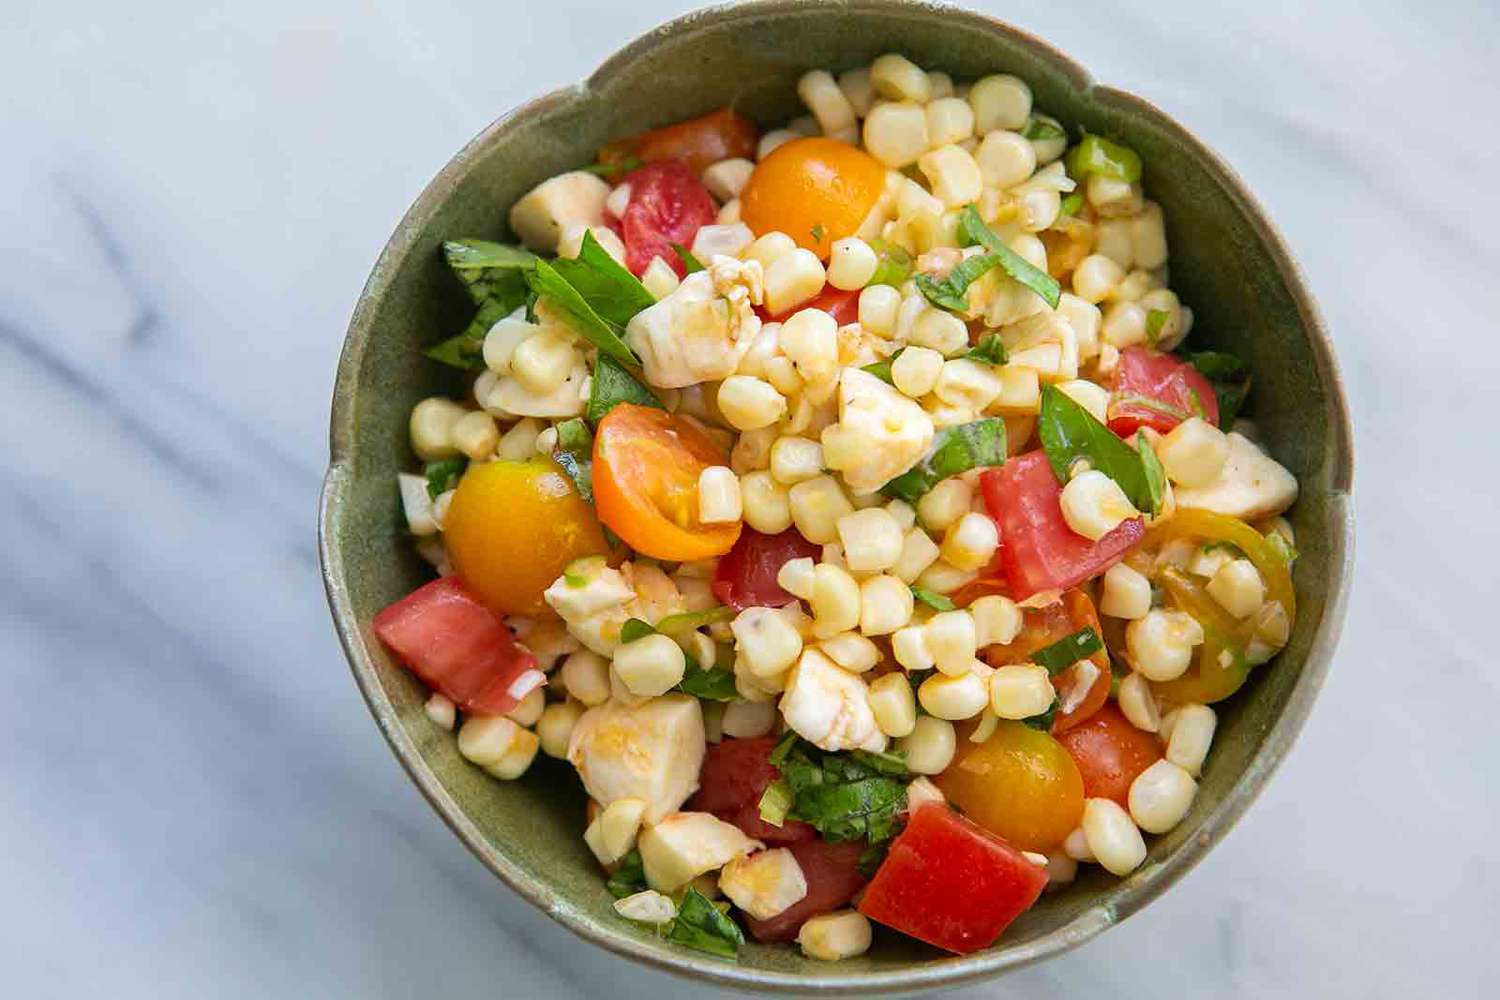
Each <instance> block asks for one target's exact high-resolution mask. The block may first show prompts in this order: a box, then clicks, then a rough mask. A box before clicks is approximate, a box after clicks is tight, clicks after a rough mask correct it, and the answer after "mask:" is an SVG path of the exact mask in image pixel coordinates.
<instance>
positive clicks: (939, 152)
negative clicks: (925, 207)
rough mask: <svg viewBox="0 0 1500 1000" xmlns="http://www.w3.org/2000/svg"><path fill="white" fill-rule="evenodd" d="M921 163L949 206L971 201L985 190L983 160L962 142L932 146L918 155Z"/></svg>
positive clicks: (940, 197) (935, 189) (938, 196)
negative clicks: (977, 158) (935, 147)
mask: <svg viewBox="0 0 1500 1000" xmlns="http://www.w3.org/2000/svg"><path fill="white" fill-rule="evenodd" d="M917 167H918V169H920V170H921V171H922V173H923V174H924V175H925V176H926V178H927V183H928V185H929V186H930V187H931V188H932V193H933V195H934V196H935V197H936V198H937V199H938V200H939V201H941V202H942V203H943V205H944V206H945V207H947V208H958V207H960V206H963V205H967V204H969V203H970V202H973V201H976V200H978V198H979V196H980V195H981V194H982V193H983V192H984V179H983V177H982V176H980V173H979V164H978V163H976V162H974V157H972V156H970V155H969V153H968V152H967V151H966V150H964V149H963V148H961V147H959V146H951V145H950V146H939V147H938V148H937V149H933V150H929V151H928V152H926V153H923V154H922V155H921V157H919V158H918V159H917Z"/></svg>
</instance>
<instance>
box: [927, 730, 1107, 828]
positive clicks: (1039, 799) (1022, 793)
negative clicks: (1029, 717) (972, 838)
mask: <svg viewBox="0 0 1500 1000" xmlns="http://www.w3.org/2000/svg"><path fill="white" fill-rule="evenodd" d="M973 731H974V727H973V726H972V725H966V726H960V727H959V731H958V752H957V753H956V754H955V755H954V758H953V763H952V764H950V765H948V769H947V770H946V771H944V772H943V773H942V774H940V775H938V776H937V777H936V778H935V779H933V780H934V781H936V782H937V786H938V787H939V788H941V789H942V790H943V794H944V795H946V796H948V800H949V801H950V802H952V803H953V804H954V805H956V806H957V807H958V808H959V809H961V810H963V813H964V815H965V816H967V817H969V819H971V820H973V821H974V822H976V823H978V824H979V825H980V826H982V827H984V828H985V829H986V830H988V831H990V832H991V833H994V834H997V835H999V836H1001V837H1004V838H1005V839H1006V840H1007V841H1009V842H1010V844H1011V846H1012V847H1015V848H1018V849H1019V850H1022V851H1040V852H1044V853H1045V852H1046V851H1049V850H1051V849H1052V848H1054V847H1056V846H1057V845H1058V844H1060V843H1062V842H1063V838H1064V837H1066V836H1067V835H1068V834H1070V833H1072V832H1073V830H1074V828H1076V827H1077V826H1078V823H1079V821H1080V820H1082V819H1083V776H1082V775H1081V774H1079V771H1078V765H1077V764H1075V763H1074V762H1073V758H1072V757H1070V756H1069V755H1068V751H1067V750H1065V749H1063V745H1062V744H1061V743H1059V742H1057V740H1055V739H1053V738H1052V737H1051V736H1048V735H1047V734H1046V733H1044V732H1041V731H1039V730H1036V729H1032V728H1031V727H1030V726H1027V725H1025V724H1024V723H1020V722H1001V723H1000V725H998V726H996V727H995V732H994V733H993V734H992V735H991V736H990V738H989V739H987V740H985V741H984V742H983V743H971V742H970V741H969V733H972V732H973Z"/></svg>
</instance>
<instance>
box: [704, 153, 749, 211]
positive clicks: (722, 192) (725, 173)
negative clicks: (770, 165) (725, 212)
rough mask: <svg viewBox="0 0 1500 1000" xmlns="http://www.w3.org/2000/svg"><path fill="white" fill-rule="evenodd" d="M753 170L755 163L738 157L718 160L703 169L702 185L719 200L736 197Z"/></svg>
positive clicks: (723, 200)
mask: <svg viewBox="0 0 1500 1000" xmlns="http://www.w3.org/2000/svg"><path fill="white" fill-rule="evenodd" d="M754 172H755V164H754V163H751V162H750V161H749V160H746V159H742V158H740V157H734V158H732V159H728V160H720V161H719V162H718V163H714V164H711V165H710V166H709V167H708V168H707V169H706V170H704V171H703V186H704V187H706V188H708V193H709V194H711V195H713V196H714V197H715V198H717V199H718V200H719V201H721V202H725V201H729V200H731V199H733V198H738V197H739V196H740V192H741V191H743V190H744V189H745V184H746V182H748V181H749V180H750V175H751V174H752V173H754Z"/></svg>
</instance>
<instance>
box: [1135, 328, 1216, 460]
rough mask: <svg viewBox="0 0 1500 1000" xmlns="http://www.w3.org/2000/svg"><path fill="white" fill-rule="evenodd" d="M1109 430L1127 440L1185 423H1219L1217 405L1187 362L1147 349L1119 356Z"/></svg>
mask: <svg viewBox="0 0 1500 1000" xmlns="http://www.w3.org/2000/svg"><path fill="white" fill-rule="evenodd" d="M1107 414H1108V416H1109V429H1110V430H1112V431H1114V432H1115V433H1116V434H1118V435H1120V436H1121V437H1124V438H1128V437H1131V436H1133V435H1134V434H1135V432H1136V430H1137V429H1139V428H1141V427H1150V428H1152V429H1153V430H1158V431H1161V432H1162V433H1163V434H1165V433H1166V432H1167V431H1170V430H1171V429H1172V428H1173V427H1176V426H1177V425H1178V424H1180V423H1182V422H1183V421H1184V420H1186V419H1187V418H1188V417H1192V416H1201V417H1202V418H1203V419H1204V420H1207V421H1208V422H1209V423H1211V424H1213V425H1214V426H1216V427H1217V426H1218V423H1219V399H1218V397H1217V396H1216V395H1214V387H1213V385H1212V384H1210V382H1209V381H1208V379H1206V378H1204V377H1203V373H1202V372H1200V371H1198V369H1196V368H1194V367H1193V366H1192V365H1190V364H1188V363H1187V362H1186V361H1181V360H1179V359H1177V358H1174V357H1173V356H1172V355H1170V354H1163V353H1161V352H1160V351H1154V350H1151V349H1150V348H1148V347H1140V346H1136V347H1127V348H1125V350H1123V351H1121V352H1120V367H1119V371H1118V373H1117V374H1116V375H1115V391H1114V395H1113V396H1111V398H1110V401H1109V410H1108V411H1107Z"/></svg>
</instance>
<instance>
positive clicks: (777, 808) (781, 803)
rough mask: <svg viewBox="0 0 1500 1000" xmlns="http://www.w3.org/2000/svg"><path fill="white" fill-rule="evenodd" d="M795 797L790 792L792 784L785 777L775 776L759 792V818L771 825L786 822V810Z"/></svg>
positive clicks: (779, 824)
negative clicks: (763, 789) (762, 790)
mask: <svg viewBox="0 0 1500 1000" xmlns="http://www.w3.org/2000/svg"><path fill="white" fill-rule="evenodd" d="M796 799H797V797H796V796H795V795H793V794H792V786H791V785H788V784H787V783H786V779H785V778H777V779H776V780H775V781H773V782H771V783H770V784H769V785H767V786H766V790H765V791H764V792H763V793H761V797H760V818H761V819H763V820H765V821H766V822H767V823H770V824H771V825H772V826H781V825H782V824H783V823H785V822H786V814H787V810H789V809H791V808H792V803H793V802H795V801H796Z"/></svg>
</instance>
